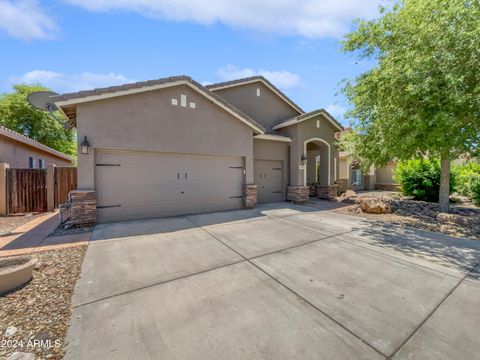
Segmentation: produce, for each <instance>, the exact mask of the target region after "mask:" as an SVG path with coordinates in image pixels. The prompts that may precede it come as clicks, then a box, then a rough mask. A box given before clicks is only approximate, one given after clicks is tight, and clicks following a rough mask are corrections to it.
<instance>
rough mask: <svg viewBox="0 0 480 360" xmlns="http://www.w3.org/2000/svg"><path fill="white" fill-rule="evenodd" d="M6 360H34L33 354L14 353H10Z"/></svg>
mask: <svg viewBox="0 0 480 360" xmlns="http://www.w3.org/2000/svg"><path fill="white" fill-rule="evenodd" d="M7 360H35V354H32V353H25V352H20V351H16V352H14V353H11V354H10V355H9V356H8V357H7Z"/></svg>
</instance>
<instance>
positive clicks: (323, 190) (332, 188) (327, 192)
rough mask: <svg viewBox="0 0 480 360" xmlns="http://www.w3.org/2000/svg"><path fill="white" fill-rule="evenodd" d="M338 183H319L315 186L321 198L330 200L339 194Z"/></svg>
mask: <svg viewBox="0 0 480 360" xmlns="http://www.w3.org/2000/svg"><path fill="white" fill-rule="evenodd" d="M337 186H338V185H317V186H315V194H316V196H317V198H319V199H326V200H330V199H333V198H335V196H337Z"/></svg>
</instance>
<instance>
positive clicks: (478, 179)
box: [469, 175, 480, 206]
mask: <svg viewBox="0 0 480 360" xmlns="http://www.w3.org/2000/svg"><path fill="white" fill-rule="evenodd" d="M469 192H470V198H471V199H472V201H473V203H474V204H475V205H478V206H480V175H478V176H475V175H474V176H472V177H470V183H469Z"/></svg>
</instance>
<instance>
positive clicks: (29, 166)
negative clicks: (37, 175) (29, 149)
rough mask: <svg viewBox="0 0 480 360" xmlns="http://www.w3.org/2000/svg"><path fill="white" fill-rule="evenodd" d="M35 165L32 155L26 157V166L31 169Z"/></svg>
mask: <svg viewBox="0 0 480 360" xmlns="http://www.w3.org/2000/svg"><path fill="white" fill-rule="evenodd" d="M34 167H35V160H33V157H31V156H30V157H29V158H28V168H29V169H33V168H34Z"/></svg>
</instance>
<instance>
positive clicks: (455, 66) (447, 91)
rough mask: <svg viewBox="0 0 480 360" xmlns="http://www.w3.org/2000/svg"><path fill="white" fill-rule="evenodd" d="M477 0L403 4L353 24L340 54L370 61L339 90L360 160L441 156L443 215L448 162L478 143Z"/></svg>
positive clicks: (381, 162) (479, 22) (479, 4)
mask: <svg viewBox="0 0 480 360" xmlns="http://www.w3.org/2000/svg"><path fill="white" fill-rule="evenodd" d="M479 44H480V2H479V1H478V0H400V1H397V2H395V3H394V4H393V5H391V6H389V7H382V8H381V9H380V16H379V17H378V18H377V19H374V20H370V21H364V20H363V21H362V20H357V22H356V29H355V30H354V31H352V32H351V33H349V34H347V35H346V36H345V38H344V40H343V42H342V48H343V51H344V52H351V53H354V54H355V55H356V56H357V57H358V58H359V59H360V60H364V59H369V60H372V61H373V62H374V63H375V65H374V66H373V67H372V69H371V70H369V71H367V72H365V73H363V74H361V75H359V76H357V77H356V78H355V79H353V80H350V81H346V82H345V83H344V86H343V88H342V91H343V93H344V94H345V95H346V96H347V98H348V99H349V101H350V103H351V105H352V109H351V110H350V111H349V112H348V114H347V116H348V117H349V118H351V119H353V120H352V121H353V126H354V130H355V131H354V132H353V135H351V141H352V147H353V149H354V152H355V155H356V157H357V158H358V159H361V160H363V161H366V162H370V163H372V164H376V165H379V166H381V165H384V164H386V163H387V162H388V161H389V160H390V159H393V158H395V159H399V160H407V159H410V158H422V157H429V158H440V161H441V174H442V175H441V184H440V199H439V204H440V209H441V211H444V212H446V211H448V209H449V178H450V162H451V160H452V159H455V158H456V157H458V156H459V155H460V154H462V153H467V152H470V153H475V152H477V151H478V144H479V142H480V51H479Z"/></svg>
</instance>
